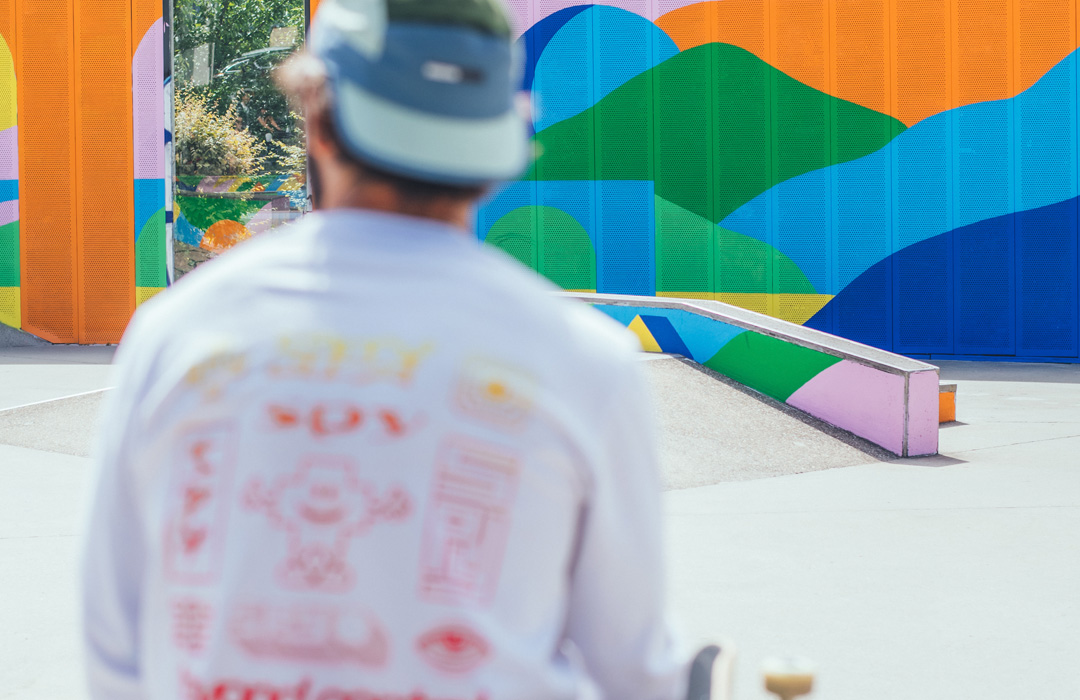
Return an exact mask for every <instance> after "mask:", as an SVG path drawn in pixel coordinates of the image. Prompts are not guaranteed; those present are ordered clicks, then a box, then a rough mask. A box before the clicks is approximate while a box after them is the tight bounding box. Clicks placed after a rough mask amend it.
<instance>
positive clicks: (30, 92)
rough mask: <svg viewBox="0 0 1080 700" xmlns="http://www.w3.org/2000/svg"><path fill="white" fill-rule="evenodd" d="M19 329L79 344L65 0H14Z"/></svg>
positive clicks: (68, 7) (69, 23)
mask: <svg viewBox="0 0 1080 700" xmlns="http://www.w3.org/2000/svg"><path fill="white" fill-rule="evenodd" d="M16 8H17V10H16V25H17V27H16V32H17V36H18V40H17V41H18V58H17V60H16V63H15V65H16V66H17V68H16V77H17V82H18V86H19V90H18V92H19V189H20V193H19V200H20V201H19V206H20V217H21V219H20V224H19V229H20V238H21V247H22V318H23V328H24V329H25V330H27V331H29V332H31V333H33V334H35V335H38V336H41V337H42V338H45V339H46V340H50V341H52V342H54V343H76V342H79V333H78V326H79V324H78V316H79V313H78V303H79V302H78V297H79V294H78V291H77V290H78V289H79V276H80V273H81V270H80V265H78V253H77V244H76V238H75V218H76V212H75V207H76V193H75V178H74V174H75V91H74V57H73V53H74V41H73V35H74V15H73V11H72V0H17V2H16Z"/></svg>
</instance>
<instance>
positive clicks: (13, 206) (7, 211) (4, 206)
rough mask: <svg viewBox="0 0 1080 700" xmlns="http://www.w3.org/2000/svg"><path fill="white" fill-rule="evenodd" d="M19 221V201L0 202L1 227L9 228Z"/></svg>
mask: <svg viewBox="0 0 1080 700" xmlns="http://www.w3.org/2000/svg"><path fill="white" fill-rule="evenodd" d="M18 220H19V200H17V199H13V200H11V201H10V202H0V226H7V225H8V224H10V223H12V222H13V221H18Z"/></svg>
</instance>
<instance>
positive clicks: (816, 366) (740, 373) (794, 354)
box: [705, 331, 840, 401]
mask: <svg viewBox="0 0 1080 700" xmlns="http://www.w3.org/2000/svg"><path fill="white" fill-rule="evenodd" d="M839 361H840V358H839V357H833V356H832V355H826V354H825V353H823V352H818V351H817V350H811V349H810V348H804V347H800V346H798V345H792V344H791V343H788V342H785V341H783V340H777V339H776V338H771V337H769V336H767V335H762V334H760V333H755V332H754V331H747V332H745V333H741V334H739V335H737V336H735V337H734V338H732V339H731V340H730V341H729V342H728V344H727V345H725V346H724V347H722V348H720V352H718V353H716V354H715V355H713V357H712V358H711V359H709V360H707V361H706V362H705V366H706V367H708V368H710V369H712V370H715V371H717V372H719V373H720V374H723V375H724V376H726V377H731V378H732V379H734V380H735V381H737V382H739V383H740V384H745V385H746V386H748V387H750V388H751V389H756V390H758V391H760V392H761V393H763V394H765V395H766V396H771V397H773V398H774V399H776V400H777V401H787V400H788V397H789V396H791V395H792V394H794V393H795V392H796V391H798V390H799V388H800V387H802V385H803V384H806V383H807V382H808V381H810V380H811V379H813V378H814V377H816V376H817V375H819V374H821V373H822V372H824V371H825V370H826V369H828V368H829V367H832V366H833V365H835V364H836V363H837V362H839Z"/></svg>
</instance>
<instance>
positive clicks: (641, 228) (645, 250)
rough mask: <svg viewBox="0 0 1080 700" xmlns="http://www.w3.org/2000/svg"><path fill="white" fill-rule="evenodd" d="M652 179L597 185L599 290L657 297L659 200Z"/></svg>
mask: <svg viewBox="0 0 1080 700" xmlns="http://www.w3.org/2000/svg"><path fill="white" fill-rule="evenodd" d="M654 191H655V188H654V186H653V182H652V181H651V180H644V181H632V180H602V181H599V182H597V183H596V204H597V206H596V228H597V235H596V236H595V237H593V238H594V240H595V241H596V246H595V247H596V291H598V292H600V293H601V294H634V295H638V296H653V295H654V294H656V213H655V206H656V197H655V196H654Z"/></svg>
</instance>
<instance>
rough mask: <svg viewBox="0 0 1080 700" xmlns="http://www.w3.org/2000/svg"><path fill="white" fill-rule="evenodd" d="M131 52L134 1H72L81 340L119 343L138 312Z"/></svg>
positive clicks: (85, 341) (84, 341)
mask: <svg viewBox="0 0 1080 700" xmlns="http://www.w3.org/2000/svg"><path fill="white" fill-rule="evenodd" d="M131 55H132V50H131V1H130V0H76V2H75V56H76V63H75V80H76V88H77V92H76V96H77V100H76V104H75V134H76V143H77V147H78V151H77V158H76V167H77V171H76V178H77V179H76V185H77V188H78V193H79V198H78V205H77V210H76V211H77V236H78V239H79V243H80V253H81V255H80V265H81V268H82V269H81V280H82V285H81V303H80V304H79V320H80V333H79V338H80V342H83V343H116V342H119V340H120V337H121V336H122V335H123V333H124V328H125V327H126V326H127V322H128V320H129V319H130V318H131V314H132V313H133V312H134V310H135V230H134V217H135V214H134V208H133V203H132V202H133V193H132V187H133V182H132V180H133V178H134V170H133V155H132V119H131V100H132V98H131V80H132V78H131ZM104 183H108V184H107V185H104ZM103 185H104V186H103Z"/></svg>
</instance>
